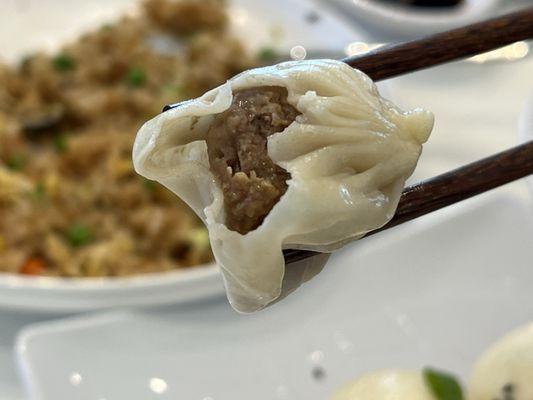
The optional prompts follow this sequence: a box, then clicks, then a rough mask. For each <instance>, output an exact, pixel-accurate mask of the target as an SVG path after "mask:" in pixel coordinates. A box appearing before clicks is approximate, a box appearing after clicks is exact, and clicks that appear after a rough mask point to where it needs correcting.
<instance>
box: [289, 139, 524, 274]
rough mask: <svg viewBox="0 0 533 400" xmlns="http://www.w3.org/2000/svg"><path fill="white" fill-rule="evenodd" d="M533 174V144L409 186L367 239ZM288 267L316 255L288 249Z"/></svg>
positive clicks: (305, 251)
mask: <svg viewBox="0 0 533 400" xmlns="http://www.w3.org/2000/svg"><path fill="white" fill-rule="evenodd" d="M531 174H533V141H531V142H527V143H525V144H523V145H520V146H517V147H513V148H511V149H509V150H506V151H503V152H501V153H498V154H495V155H493V156H490V157H487V158H484V159H482V160H479V161H476V162H474V163H472V164H468V165H466V166H464V167H461V168H458V169H456V170H453V171H450V172H447V173H445V174H442V175H439V176H436V177H434V178H431V179H428V180H426V181H423V182H421V183H418V184H416V185H413V186H409V187H407V188H406V189H405V190H404V191H403V193H402V197H401V198H400V202H399V204H398V208H397V210H396V213H395V215H394V217H393V218H392V219H391V220H390V221H389V222H388V223H387V224H385V225H384V226H383V227H381V228H380V229H377V230H375V231H372V232H369V233H368V234H367V236H369V235H372V234H374V233H377V232H381V231H383V230H385V229H389V228H392V227H393V226H396V225H399V224H402V223H404V222H407V221H411V220H412V219H415V218H418V217H420V216H422V215H426V214H429V213H430V212H433V211H436V210H439V209H441V208H444V207H446V206H449V205H451V204H455V203H458V202H460V201H462V200H465V199H468V198H470V197H472V196H475V195H477V194H480V193H483V192H486V191H488V190H491V189H494V188H496V187H498V186H501V185H504V184H506V183H509V182H512V181H514V180H516V179H520V178H523V177H525V176H528V175H531ZM283 253H284V256H285V262H286V263H287V264H289V263H291V262H295V261H299V260H303V259H305V258H308V257H311V256H313V255H315V254H317V253H316V252H313V251H307V250H285V251H284V252H283Z"/></svg>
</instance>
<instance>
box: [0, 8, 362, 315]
mask: <svg viewBox="0 0 533 400" xmlns="http://www.w3.org/2000/svg"><path fill="white" fill-rule="evenodd" d="M72 3H74V2H69V3H68V5H66V6H63V1H60V0H52V1H50V2H47V3H46V6H45V5H44V3H42V2H37V1H28V2H26V3H24V4H19V3H17V2H13V3H8V5H7V6H6V7H4V9H3V11H4V15H6V16H7V15H9V18H6V23H5V24H3V25H2V27H1V28H0V40H1V41H2V42H3V44H4V45H5V46H4V47H3V52H2V56H3V57H5V59H6V60H7V61H8V64H7V65H6V66H4V67H3V69H2V76H1V77H0V78H1V79H2V88H3V92H2V93H3V97H2V106H1V107H2V109H1V111H2V113H1V116H2V118H3V119H2V123H3V124H2V126H1V127H0V128H1V129H2V131H1V132H2V135H0V140H1V143H2V146H0V159H1V161H2V166H1V168H0V179H3V180H4V181H5V182H4V183H6V182H7V183H9V185H8V186H6V185H4V186H3V191H0V196H2V193H4V197H5V198H4V200H5V201H2V204H1V205H0V215H2V219H1V220H0V245H1V246H2V249H1V252H0V271H3V272H4V273H3V274H0V307H8V308H16V309H26V310H39V311H53V312H72V311H81V310H88V309H97V308H108V307H115V306H126V305H130V306H135V305H143V304H144V305H147V304H160V303H170V302H180V301H186V300H190V299H195V298H198V297H202V296H207V295H209V293H211V294H213V293H218V292H219V291H220V290H221V288H222V285H221V282H220V277H219V275H218V271H217V269H216V267H215V266H214V265H213V264H209V262H210V260H211V254H210V250H209V243H208V238H207V235H206V231H205V229H204V228H203V226H201V225H199V223H198V220H197V219H196V217H195V216H194V215H193V213H192V212H191V211H190V210H189V209H188V207H186V206H185V205H183V204H180V203H179V201H178V200H177V199H176V198H175V196H173V195H172V194H171V193H170V192H168V191H167V190H166V189H164V188H162V187H161V186H159V185H158V184H156V183H154V182H149V181H146V180H144V179H142V178H140V177H139V176H137V175H136V174H135V173H134V172H133V170H132V166H131V160H130V159H131V145H132V143H133V139H134V135H135V133H136V130H137V128H138V127H139V126H140V124H141V123H142V121H144V120H145V119H146V118H149V117H151V116H153V115H155V114H157V113H158V112H159V111H160V110H161V108H162V106H163V105H164V104H166V103H172V102H175V101H177V100H179V99H183V98H187V97H188V96H196V95H198V94H200V93H201V92H203V91H205V90H206V89H208V88H210V87H212V86H216V85H217V84H219V83H221V82H223V81H224V80H225V79H228V78H229V77H231V76H232V75H234V74H236V73H238V72H240V71H241V70H243V69H245V68H249V67H251V66H254V65H259V64H264V63H268V62H272V61H273V60H274V59H279V58H280V57H281V58H284V57H285V58H303V57H305V56H306V53H307V51H309V52H310V53H312V54H315V55H316V54H321V53H323V52H324V51H325V50H326V49H341V50H340V51H339V54H338V56H339V57H340V56H342V49H343V46H344V45H345V44H346V43H350V42H352V41H354V40H364V39H365V37H364V34H363V33H362V31H360V30H358V29H357V28H356V27H351V26H348V24H347V23H345V22H342V21H339V19H338V18H336V17H335V16H334V15H333V14H331V13H330V12H328V11H327V10H324V8H323V7H321V6H319V5H313V4H308V3H307V2H306V1H302V0H291V1H273V2H268V3H263V2H246V1H242V0H233V1H231V2H229V4H228V5H227V6H224V4H223V2H220V1H216V0H214V1H209V2H194V1H192V2H191V1H184V2H180V3H179V5H178V6H176V5H175V4H174V3H172V2H169V1H166V0H152V1H149V2H145V3H144V4H145V7H144V8H141V7H140V5H141V4H142V3H141V2H138V1H134V0H131V1H124V0H115V1H112V2H109V1H106V2H104V1H100V2H98V1H95V2H80V4H79V7H75V8H71V5H72ZM187 4H189V6H187ZM198 5H200V6H198ZM162 11H165V12H164V13H162V14H161V12H162ZM43 14H45V15H49V16H50V18H42V17H41V16H42V15H43ZM174 14H175V16H174V17H172V19H173V20H174V19H176V18H179V17H180V16H181V18H183V17H187V18H188V20H187V21H186V22H187V23H186V24H185V23H181V24H179V26H180V27H181V28H180V29H181V30H180V31H176V30H174V31H172V30H171V29H170V27H169V25H168V24H169V23H170V22H169V20H168V15H174ZM121 15H122V17H121ZM257 15H261V16H262V18H259V19H258V18H257V17H256V16H257ZM165 18H167V19H165ZM187 18H186V19H187ZM62 25H65V26H68V29H66V30H61V29H57V27H58V26H62ZM226 25H227V27H225V26H226ZM21 26H22V27H23V26H26V27H27V28H26V29H23V30H21V29H20V27H21ZM171 26H173V25H172V24H171ZM184 29H188V30H185V31H183V30H184ZM65 32H67V33H68V35H66V34H65ZM80 35H81V36H80ZM13 37H16V39H17V40H11V38H13ZM65 44H66V45H65ZM109 49H113V51H110V50H109ZM43 51H45V52H46V53H45V54H43V53H42V52H43ZM28 54H33V55H32V56H28ZM21 57H23V59H24V62H23V63H22V64H20V63H19V61H17V60H19V59H20V58H21ZM51 105H52V106H54V107H52V106H51ZM50 113H52V114H53V115H52V114H50ZM49 114H50V115H51V116H52V117H54V118H53V121H52V119H50V118H51V117H50V118H49V117H48V116H49ZM45 117H46V118H45ZM43 118H44V119H47V121H48V120H50V123H48V122H47V123H46V124H44V125H43V123H42V121H44V120H43ZM27 120H30V121H31V124H29V125H28V124H27V123H26V124H25V121H27ZM35 121H37V122H35ZM9 187H11V188H12V189H13V190H7V188H9ZM17 188H18V189H17ZM136 274H141V275H140V276H132V275H136ZM26 275H33V276H30V277H28V276H26Z"/></svg>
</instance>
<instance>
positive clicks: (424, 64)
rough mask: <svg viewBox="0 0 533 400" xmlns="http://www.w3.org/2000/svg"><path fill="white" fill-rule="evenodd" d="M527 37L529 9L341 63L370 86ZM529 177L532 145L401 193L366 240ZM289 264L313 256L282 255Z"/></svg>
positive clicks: (532, 21) (532, 17)
mask: <svg viewBox="0 0 533 400" xmlns="http://www.w3.org/2000/svg"><path fill="white" fill-rule="evenodd" d="M531 38H533V7H529V8H527V9H524V10H522V11H518V12H515V13H512V14H508V15H504V16H501V17H498V18H494V19H490V20H487V21H484V22H480V23H476V24H472V25H468V26H465V27H462V28H458V29H454V30H451V31H447V32H443V33H439V34H436V35H432V36H429V37H427V38H423V39H419V40H414V41H411V42H406V43H400V44H396V45H392V46H387V47H381V48H378V49H376V50H374V51H372V52H369V53H366V54H364V55H362V56H355V57H348V58H345V59H343V60H342V61H344V62H345V63H347V64H348V65H350V66H351V67H354V68H357V69H359V70H361V71H363V72H364V73H365V74H367V75H368V76H370V78H372V79H373V80H374V81H380V80H384V79H388V78H393V77H395V76H398V75H402V74H405V73H408V72H414V71H417V70H420V69H424V68H429V67H432V66H435V65H439V64H443V63H446V62H449V61H455V60H460V59H462V58H466V57H471V56H474V55H477V54H480V53H484V52H487V51H490V50H494V49H497V48H499V47H502V46H505V45H508V44H511V43H514V42H517V41H521V40H527V39H531ZM531 174H533V141H530V142H527V143H525V144H522V145H520V146H516V147H513V148H511V149H509V150H506V151H503V152H501V153H498V154H495V155H493V156H490V157H487V158H484V159H481V160H479V161H476V162H474V163H471V164H468V165H466V166H464V167H461V168H458V169H455V170H453V171H450V172H447V173H445V174H442V175H438V176H436V177H434V178H431V179H428V180H426V181H423V182H420V183H418V184H416V185H413V186H409V187H407V188H405V190H404V191H403V192H402V196H401V198H400V202H399V204H398V208H397V209H396V213H395V214H394V217H393V218H392V219H391V220H390V221H389V222H388V223H387V224H385V225H384V226H383V227H381V228H380V229H377V230H374V231H371V232H369V233H367V235H366V236H369V235H372V234H374V233H377V232H381V231H383V230H385V229H389V228H392V227H394V226H396V225H399V224H402V223H404V222H407V221H411V220H412V219H415V218H418V217H420V216H422V215H426V214H429V213H430V212H433V211H436V210H439V209H441V208H444V207H446V206H449V205H452V204H455V203H457V202H460V201H462V200H465V199H468V198H470V197H473V196H476V195H478V194H480V193H483V192H486V191H489V190H491V189H494V188H496V187H498V186H501V185H504V184H506V183H510V182H512V181H514V180H517V179H520V178H523V177H525V176H528V175H531ZM283 254H284V256H285V263H286V264H290V263H293V262H296V261H300V260H303V259H306V258H308V257H311V256H313V255H316V254H319V253H317V252H314V251H309V250H284V252H283Z"/></svg>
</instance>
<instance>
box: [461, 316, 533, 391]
mask: <svg viewBox="0 0 533 400" xmlns="http://www.w3.org/2000/svg"><path fill="white" fill-rule="evenodd" d="M468 399H469V400H486V399H488V400H493V399H513V400H530V399H533V324H530V325H528V326H526V327H523V328H520V329H517V330H516V331H514V332H511V333H509V334H508V335H506V336H504V337H503V338H502V339H500V340H499V341H498V342H496V343H495V344H493V345H492V346H491V347H489V348H488V349H487V350H485V352H484V353H483V354H482V355H481V357H480V358H479V360H478V361H477V362H476V364H475V367H474V370H473V372H472V376H471V378H470V383H469V385H468Z"/></svg>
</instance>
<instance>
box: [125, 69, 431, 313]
mask: <svg viewBox="0 0 533 400" xmlns="http://www.w3.org/2000/svg"><path fill="white" fill-rule="evenodd" d="M432 126H433V116H432V114H431V113H429V112H428V111H424V110H422V109H414V110H411V111H402V110H400V109H399V108H397V107H396V106H395V105H394V104H392V103H391V102H389V101H387V100H385V99H383V98H382V97H381V96H380V95H379V93H378V91H377V88H376V86H375V85H374V84H373V82H372V81H371V80H370V79H369V78H368V77H367V76H366V75H365V74H363V73H362V72H361V71H358V70H355V69H353V68H351V67H349V66H348V65H346V64H344V63H342V62H340V61H335V60H303V61H292V62H285V63H281V64H278V65H274V66H270V67H264V68H258V69H253V70H250V71H246V72H244V73H241V74H239V75H237V76H235V77H234V78H232V79H230V80H229V81H228V82H226V83H225V84H223V85H221V86H219V87H217V88H215V89H213V90H211V91H209V92H207V93H206V94H204V95H203V96H201V97H199V98H197V99H192V100H189V101H187V102H185V103H182V104H181V105H179V106H178V107H176V108H174V109H171V110H169V111H167V112H164V113H162V114H160V115H159V116H157V117H155V118H154V119H152V120H150V121H148V122H146V123H145V124H144V125H143V127H142V128H141V129H140V130H139V133H138V135H137V138H136V140H135V145H134V149H133V161H134V165H135V169H136V171H137V172H138V173H140V174H141V175H143V176H145V177H147V178H149V179H153V180H157V181H159V182H160V183H162V184H163V185H165V186H166V187H167V188H169V189H170V190H172V191H173V192H174V193H176V194H177V195H178V196H180V197H181V198H182V199H183V200H184V201H185V202H186V203H187V204H189V205H190V206H191V207H192V208H193V209H194V210H195V211H196V213H197V214H198V215H199V216H200V217H201V218H202V220H203V221H204V223H205V225H206V226H207V228H208V230H209V238H210V242H211V247H212V250H213V255H214V256H215V259H216V262H217V264H218V266H219V267H220V269H221V272H222V276H223V278H224V284H225V286H226V292H227V296H228V299H229V301H230V303H231V305H232V306H233V307H234V308H235V309H236V310H237V311H240V312H253V311H256V310H259V309H261V308H263V307H265V306H267V305H268V304H271V303H273V302H274V301H276V299H278V298H282V297H284V296H285V295H286V294H287V293H290V292H291V291H292V290H293V289H295V288H296V287H297V286H298V285H300V284H301V283H303V282H305V281H306V280H308V279H310V278H311V277H313V276H314V275H315V274H316V273H318V272H319V271H320V269H321V265H319V264H320V263H322V264H323V263H324V262H325V260H326V259H327V257H319V258H316V257H315V260H314V262H311V261H309V264H302V265H299V266H294V265H290V266H287V269H288V272H287V274H286V273H285V272H286V271H285V262H284V259H283V253H282V249H283V248H284V247H286V248H299V249H309V250H316V251H321V252H330V251H333V250H335V249H337V248H339V247H341V246H342V245H344V244H346V243H347V242H349V241H350V240H353V239H354V238H358V237H361V236H363V235H364V234H365V233H367V232H369V231H371V230H374V229H377V228H379V227H381V226H383V225H384V224H386V223H387V222H388V221H389V220H390V218H391V217H392V216H393V215H394V212H395V209H396V206H397V204H398V201H399V199H400V195H401V192H402V189H403V186H404V184H405V180H406V179H407V178H408V177H409V176H410V175H411V174H412V172H413V170H414V168H415V166H416V163H417V161H418V158H419V156H420V152H421V150H422V143H424V142H425V141H426V140H427V138H428V137H429V134H430V132H431V129H432ZM317 262H320V263H319V264H316V263H317ZM315 264H316V265H315ZM292 267H295V268H294V269H291V268H292ZM296 267H298V268H296ZM289 269H290V270H289ZM284 278H287V279H284Z"/></svg>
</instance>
